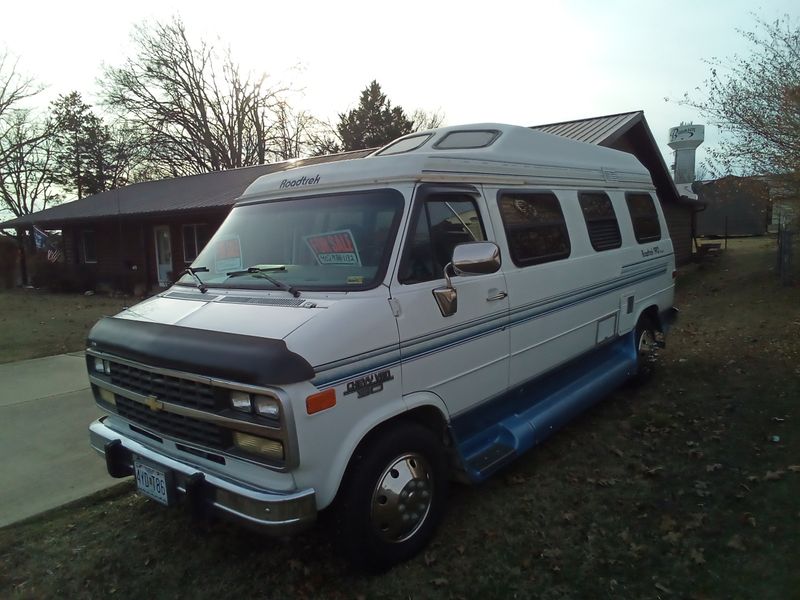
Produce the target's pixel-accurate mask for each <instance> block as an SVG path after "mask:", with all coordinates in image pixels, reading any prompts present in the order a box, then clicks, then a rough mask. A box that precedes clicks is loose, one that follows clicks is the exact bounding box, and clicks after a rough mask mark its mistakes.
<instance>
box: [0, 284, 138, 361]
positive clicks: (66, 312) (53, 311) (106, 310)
mask: <svg viewBox="0 0 800 600" xmlns="http://www.w3.org/2000/svg"><path fill="white" fill-rule="evenodd" d="M136 301H137V300H136V299H135V298H109V297H108V296H100V295H96V296H84V295H82V294H81V295H78V294H53V293H50V292H44V291H36V290H14V291H4V292H0V363H5V362H12V361H15V360H25V359H27V358H38V357H40V356H48V355H51V354H61V353H64V352H75V351H77V350H83V349H84V348H85V347H86V334H87V333H89V329H91V327H92V325H94V324H95V322H97V320H98V319H99V318H100V317H103V316H106V315H113V314H116V313H118V312H119V311H120V310H121V309H122V307H123V306H130V305H131V304H133V303H134V302H136Z"/></svg>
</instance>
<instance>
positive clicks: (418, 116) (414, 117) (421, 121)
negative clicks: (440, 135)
mask: <svg viewBox="0 0 800 600" xmlns="http://www.w3.org/2000/svg"><path fill="white" fill-rule="evenodd" d="M442 123H444V113H443V112H442V111H441V110H431V111H428V110H423V109H421V108H418V109H417V110H415V111H414V112H413V113H412V114H411V124H412V131H423V130H425V129H436V128H437V127H440V126H441V125H442Z"/></svg>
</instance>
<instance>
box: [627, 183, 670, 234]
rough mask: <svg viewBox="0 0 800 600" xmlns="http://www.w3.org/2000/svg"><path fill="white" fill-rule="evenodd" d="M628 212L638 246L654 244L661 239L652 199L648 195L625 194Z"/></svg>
mask: <svg viewBox="0 0 800 600" xmlns="http://www.w3.org/2000/svg"><path fill="white" fill-rule="evenodd" d="M625 201H626V202H627V203H628V210H629V211H630V213H631V221H632V222H633V233H634V235H635V236H636V241H637V242H639V243H640V244H644V243H646V242H656V241H658V240H660V239H661V225H660V224H659V222H658V213H657V212H656V207H655V204H653V198H652V197H651V196H650V194H625Z"/></svg>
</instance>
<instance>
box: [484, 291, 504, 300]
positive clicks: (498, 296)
mask: <svg viewBox="0 0 800 600" xmlns="http://www.w3.org/2000/svg"><path fill="white" fill-rule="evenodd" d="M492 291H495V290H492ZM506 296H508V294H507V293H506V292H497V293H496V294H494V295H493V296H489V297H488V298H486V301H487V302H493V301H495V300H502V299H503V298H505V297H506Z"/></svg>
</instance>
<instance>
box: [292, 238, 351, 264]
mask: <svg viewBox="0 0 800 600" xmlns="http://www.w3.org/2000/svg"><path fill="white" fill-rule="evenodd" d="M303 239H304V240H305V242H306V244H308V247H309V248H311V251H312V252H313V253H314V257H315V258H316V259H317V262H318V263H319V264H321V265H347V266H356V267H360V266H361V257H360V256H359V255H358V248H357V247H356V241H355V239H354V238H353V233H352V232H351V231H350V230H349V229H340V230H339V231H328V232H326V233H320V234H317V235H307V236H305V237H304V238H303Z"/></svg>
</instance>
